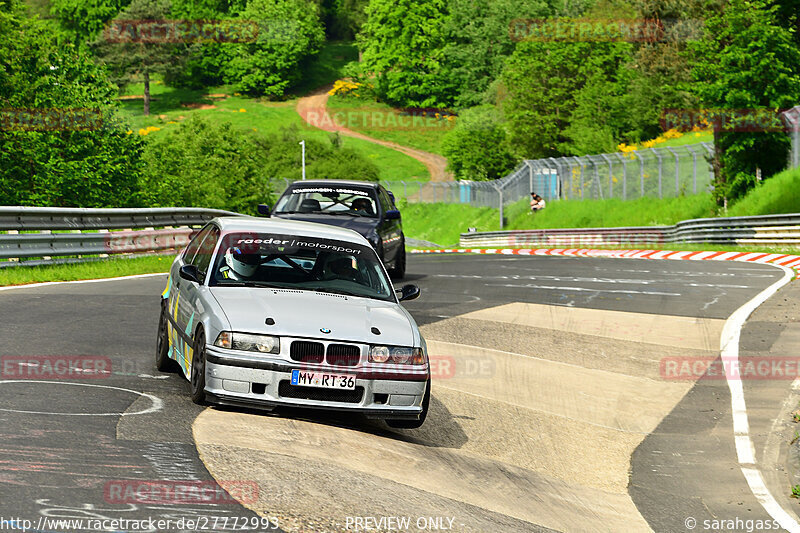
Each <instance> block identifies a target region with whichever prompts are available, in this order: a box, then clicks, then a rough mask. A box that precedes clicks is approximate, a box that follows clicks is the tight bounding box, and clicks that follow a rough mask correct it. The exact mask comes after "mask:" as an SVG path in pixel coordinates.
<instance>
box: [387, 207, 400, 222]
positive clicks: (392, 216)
mask: <svg viewBox="0 0 800 533" xmlns="http://www.w3.org/2000/svg"><path fill="white" fill-rule="evenodd" d="M386 220H400V211H398V210H397V209H392V210H390V211H386Z"/></svg>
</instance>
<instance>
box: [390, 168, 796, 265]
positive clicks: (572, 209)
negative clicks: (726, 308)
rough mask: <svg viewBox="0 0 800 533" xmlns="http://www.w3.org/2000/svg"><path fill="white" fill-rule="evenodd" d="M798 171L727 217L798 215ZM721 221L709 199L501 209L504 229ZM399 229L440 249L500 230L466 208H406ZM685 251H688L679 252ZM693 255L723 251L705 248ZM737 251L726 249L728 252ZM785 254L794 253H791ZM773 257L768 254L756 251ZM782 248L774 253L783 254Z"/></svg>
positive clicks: (493, 214) (494, 217) (753, 194)
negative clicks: (471, 231)
mask: <svg viewBox="0 0 800 533" xmlns="http://www.w3.org/2000/svg"><path fill="white" fill-rule="evenodd" d="M395 192H397V191H395ZM798 206H800V169H795V170H787V171H785V172H782V173H780V174H777V175H775V176H773V177H771V178H769V179H767V180H765V181H764V182H762V183H761V184H760V185H759V186H757V187H756V188H755V189H753V190H752V191H750V193H749V194H748V195H747V196H745V197H744V198H742V199H741V200H739V201H738V202H736V203H735V204H733V205H732V206H731V207H730V208H729V209H728V211H727V213H725V215H727V216H755V215H769V214H781V213H796V212H798V211H800V208H798ZM718 215H723V213H721V212H719V209H718V208H717V207H716V205H714V202H713V199H712V198H711V195H710V194H698V195H695V196H681V197H677V198H662V199H659V198H639V199H636V200H628V201H622V200H617V199H610V200H559V201H551V202H548V203H547V208H545V209H544V211H541V212H539V213H536V214H529V208H528V199H527V198H524V199H522V200H519V201H518V202H516V203H514V204H511V205H508V206H506V208H505V210H504V216H505V218H506V225H505V228H504V229H509V230H514V229H554V228H611V227H622V226H662V225H663V226H669V225H672V224H676V223H677V222H680V221H681V220H688V219H692V218H707V217H715V216H718ZM403 227H404V228H405V232H406V235H408V236H409V237H411V238H415V239H424V240H427V241H430V242H435V243H437V244H440V245H442V246H453V245H455V244H457V243H458V238H459V235H460V234H461V233H464V232H466V231H467V228H469V227H475V228H477V230H478V231H497V230H499V229H500V214H499V212H498V210H497V209H493V208H489V207H480V208H479V207H472V206H469V205H466V204H420V203H415V204H409V205H407V206H406V207H404V208H403ZM681 249H682V250H683V249H687V250H689V249H690V248H681ZM698 249H713V250H717V249H726V248H708V247H707V246H706V247H702V246H701V248H698ZM734 249H738V248H731V250H734ZM788 249H789V250H793V251H795V252H796V251H797V250H796V249H794V248H788ZM758 250H759V251H760V250H767V251H770V252H771V251H773V249H771V248H770V249H767V248H758ZM786 250H787V248H781V249H780V251H776V252H775V253H784V252H785V251H786Z"/></svg>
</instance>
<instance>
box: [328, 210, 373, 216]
mask: <svg viewBox="0 0 800 533" xmlns="http://www.w3.org/2000/svg"><path fill="white" fill-rule="evenodd" d="M323 214H325V215H347V216H349V217H368V216H371V215H368V214H366V213H359V212H357V211H330V212H328V213H323Z"/></svg>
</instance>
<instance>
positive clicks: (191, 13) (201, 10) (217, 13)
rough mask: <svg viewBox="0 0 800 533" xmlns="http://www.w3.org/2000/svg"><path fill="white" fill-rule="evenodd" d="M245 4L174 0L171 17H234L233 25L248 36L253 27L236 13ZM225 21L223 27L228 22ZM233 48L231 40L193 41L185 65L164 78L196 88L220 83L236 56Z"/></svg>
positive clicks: (225, 0)
mask: <svg viewBox="0 0 800 533" xmlns="http://www.w3.org/2000/svg"><path fill="white" fill-rule="evenodd" d="M245 4H246V2H245V0H172V16H173V17H174V18H175V19H178V20H185V21H192V22H193V23H195V22H197V21H202V20H208V21H220V22H222V21H228V20H233V21H234V22H232V23H231V24H232V27H233V28H235V29H238V30H240V34H241V35H244V36H249V35H250V32H251V26H250V25H249V24H248V23H247V21H239V20H237V19H236V14H237V13H239V12H240V11H241V10H243V9H244V7H245ZM222 24H223V28H224V24H225V22H222ZM253 33H255V32H253ZM234 49H235V44H233V43H232V42H225V41H222V42H198V43H193V44H192V45H191V46H190V52H189V53H188V54H187V57H186V59H185V61H184V62H183V68H182V69H181V70H180V71H177V70H171V71H169V72H168V73H167V76H166V77H165V79H164V81H165V82H166V83H168V84H169V85H170V86H175V87H192V88H195V89H202V88H204V87H209V86H216V85H221V84H223V83H224V82H225V68H226V66H227V65H228V63H229V62H230V60H231V58H232V57H233V54H234Z"/></svg>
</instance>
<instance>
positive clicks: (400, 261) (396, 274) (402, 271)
mask: <svg viewBox="0 0 800 533" xmlns="http://www.w3.org/2000/svg"><path fill="white" fill-rule="evenodd" d="M391 275H392V277H393V278H395V279H403V278H404V277H405V275H406V242H405V241H403V242H401V243H400V250H398V251H397V257H395V259H394V267H393V268H392V271H391Z"/></svg>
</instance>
